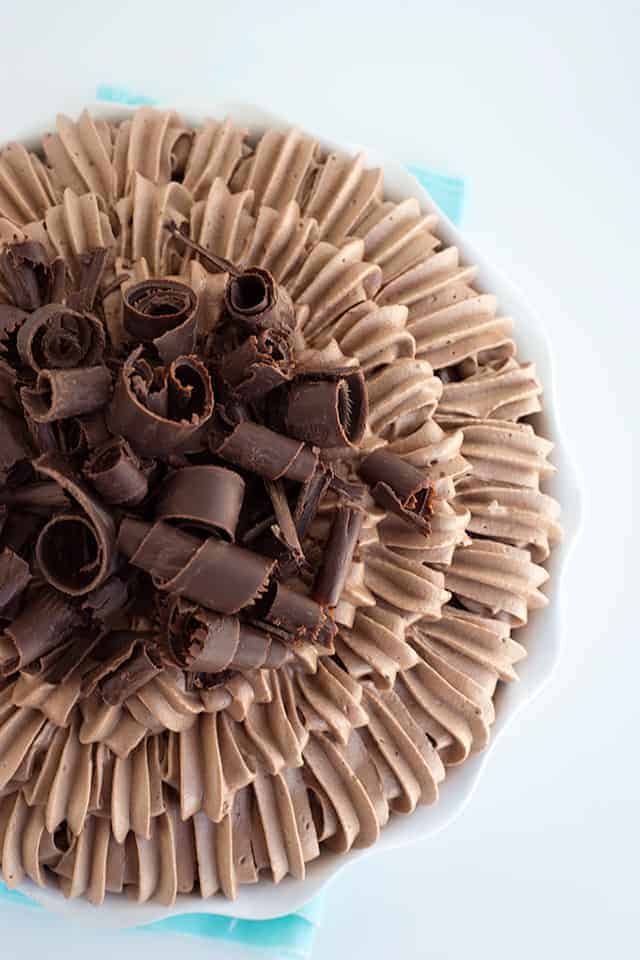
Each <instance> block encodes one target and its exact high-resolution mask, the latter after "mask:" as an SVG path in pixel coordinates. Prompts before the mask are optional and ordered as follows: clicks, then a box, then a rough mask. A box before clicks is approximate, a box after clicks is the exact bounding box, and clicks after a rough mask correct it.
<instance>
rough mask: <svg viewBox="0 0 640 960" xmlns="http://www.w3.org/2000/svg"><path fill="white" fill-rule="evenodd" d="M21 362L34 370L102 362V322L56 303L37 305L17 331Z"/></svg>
mask: <svg viewBox="0 0 640 960" xmlns="http://www.w3.org/2000/svg"><path fill="white" fill-rule="evenodd" d="M17 342H18V351H19V353H20V356H21V358H22V361H23V363H26V364H27V366H29V367H31V369H32V370H35V371H36V373H37V372H38V371H39V370H70V369H72V368H73V367H95V366H96V365H97V364H100V363H101V362H102V358H103V355H104V348H105V343H106V336H105V332H104V327H103V325H102V321H100V320H99V319H98V318H97V317H94V316H93V315H92V314H89V313H80V312H79V311H78V310H72V309H71V308H70V307H64V306H62V305H61V304H59V303H51V304H48V305H47V306H45V307H40V309H39V310H36V311H35V313H32V314H31V316H30V317H29V319H28V320H27V321H26V322H25V323H23V325H22V326H21V327H20V330H19V331H18V340H17Z"/></svg>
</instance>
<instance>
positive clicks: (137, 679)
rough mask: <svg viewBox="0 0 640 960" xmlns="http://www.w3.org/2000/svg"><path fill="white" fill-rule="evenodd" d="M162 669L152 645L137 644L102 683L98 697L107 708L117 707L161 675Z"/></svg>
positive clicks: (157, 654) (156, 651)
mask: <svg viewBox="0 0 640 960" xmlns="http://www.w3.org/2000/svg"><path fill="white" fill-rule="evenodd" d="M162 669H163V666H162V660H161V658H160V656H159V653H158V650H157V649H156V648H155V647H154V645H153V644H152V643H138V644H137V645H136V647H135V649H134V651H133V653H132V655H131V656H130V658H129V659H128V660H126V661H125V662H124V663H123V664H121V665H120V666H119V667H117V668H116V669H115V670H114V671H113V673H112V674H111V675H110V676H109V677H107V679H106V680H103V681H102V683H101V684H100V688H99V689H100V696H101V697H102V699H103V700H104V702H105V703H106V704H108V705H109V706H112V707H116V706H119V705H120V704H122V703H124V702H125V700H127V698H128V697H131V696H133V694H134V693H135V692H136V691H137V690H140V689H141V688H142V687H144V686H145V684H147V683H149V681H150V680H153V678H154V677H157V676H158V674H159V673H162Z"/></svg>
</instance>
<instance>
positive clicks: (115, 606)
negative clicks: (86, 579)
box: [82, 576, 129, 620]
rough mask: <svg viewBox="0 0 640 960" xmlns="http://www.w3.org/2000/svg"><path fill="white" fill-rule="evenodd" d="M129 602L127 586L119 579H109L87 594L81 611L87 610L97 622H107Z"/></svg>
mask: <svg viewBox="0 0 640 960" xmlns="http://www.w3.org/2000/svg"><path fill="white" fill-rule="evenodd" d="M128 602H129V586H128V583H127V582H125V581H124V580H121V579H120V577H116V576H114V577H109V579H108V580H105V582H104V583H103V584H101V585H100V586H99V587H96V589H95V590H92V591H91V593H88V594H87V596H86V597H85V598H84V600H83V601H82V609H83V610H88V611H89V612H90V613H91V614H92V616H94V617H96V618H97V619H98V620H107V619H108V618H109V617H112V616H113V615H114V613H119V612H120V610H122V609H123V608H124V607H126V605H127V603H128Z"/></svg>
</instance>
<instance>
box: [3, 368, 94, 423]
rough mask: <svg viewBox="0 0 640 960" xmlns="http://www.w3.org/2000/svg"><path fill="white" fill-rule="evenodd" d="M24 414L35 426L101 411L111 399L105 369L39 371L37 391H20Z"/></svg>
mask: <svg viewBox="0 0 640 960" xmlns="http://www.w3.org/2000/svg"><path fill="white" fill-rule="evenodd" d="M20 396H21V398H22V403H23V405H24V408H25V411H26V412H27V413H28V415H29V416H30V417H31V419H32V420H35V421H36V423H51V422H52V421H54V420H66V419H68V418H69V417H78V416H82V415H83V414H89V413H94V412H95V411H96V410H100V409H101V408H102V407H104V406H105V404H106V403H107V402H108V401H109V397H110V396H111V374H110V373H109V371H108V370H107V368H106V367H76V368H74V369H73V370H40V372H39V373H38V379H37V380H36V386H35V389H32V388H31V387H23V388H22V389H21V391H20Z"/></svg>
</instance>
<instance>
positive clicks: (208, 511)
mask: <svg viewBox="0 0 640 960" xmlns="http://www.w3.org/2000/svg"><path fill="white" fill-rule="evenodd" d="M244 492H245V483H244V480H243V479H242V477H241V476H240V475H239V474H237V473H234V472H233V470H227V469H226V467H213V466H209V465H203V466H195V467H183V468H182V469H181V470H177V471H176V472H175V473H173V474H171V476H169V477H167V479H166V480H165V481H164V483H163V484H162V486H161V488H160V490H159V491H158V496H157V501H156V517H157V519H158V520H175V521H178V522H179V523H180V524H181V525H182V526H183V527H184V526H185V525H186V526H187V527H196V528H202V532H204V533H207V534H208V533H214V534H217V535H218V536H221V537H223V539H225V540H230V541H233V540H234V539H235V535H236V527H237V525H238V517H239V516H240V510H241V508H242V502H243V499H244Z"/></svg>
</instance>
